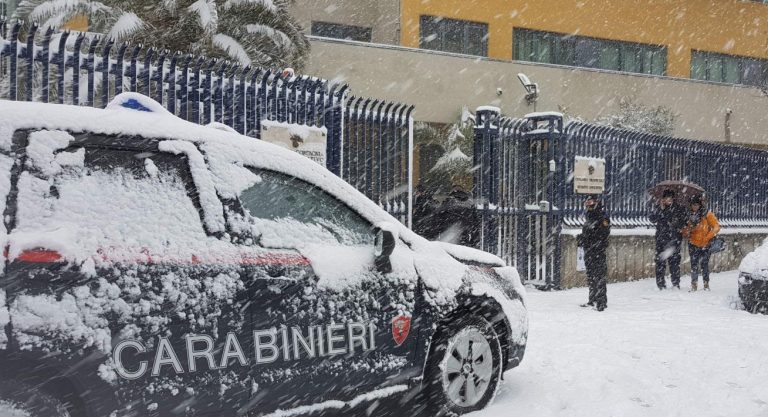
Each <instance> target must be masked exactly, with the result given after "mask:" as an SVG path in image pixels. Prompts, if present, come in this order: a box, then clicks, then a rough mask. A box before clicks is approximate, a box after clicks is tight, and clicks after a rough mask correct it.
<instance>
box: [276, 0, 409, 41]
mask: <svg viewBox="0 0 768 417" xmlns="http://www.w3.org/2000/svg"><path fill="white" fill-rule="evenodd" d="M289 12H290V13H291V15H293V16H294V17H295V18H296V19H298V20H299V22H300V23H301V26H302V27H303V28H304V30H305V31H306V33H307V34H309V33H310V28H311V27H312V22H313V21H316V22H329V23H339V24H345V25H353V26H362V27H369V28H371V29H372V31H371V41H372V42H374V43H382V44H390V45H398V44H399V43H400V0H296V2H295V3H293V4H292V5H291V6H290V9H289Z"/></svg>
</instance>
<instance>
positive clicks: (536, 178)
mask: <svg viewBox="0 0 768 417" xmlns="http://www.w3.org/2000/svg"><path fill="white" fill-rule="evenodd" d="M476 123H477V124H476V129H475V161H474V166H475V187H474V198H475V201H476V203H477V207H476V208H477V210H478V211H479V212H480V217H481V224H482V229H481V230H482V233H481V239H480V241H481V243H480V245H481V248H482V249H483V250H485V251H488V252H491V253H495V254H497V255H499V256H501V257H502V258H503V259H504V260H505V261H506V262H507V263H508V264H510V265H514V266H516V267H517V269H518V271H519V272H520V274H521V276H523V277H524V278H527V280H528V281H530V282H533V283H534V284H536V285H537V286H540V287H543V288H557V287H558V286H559V285H560V250H561V249H560V239H559V237H560V231H561V228H562V222H561V218H562V216H561V214H560V209H559V207H561V204H560V201H559V196H560V195H561V193H559V191H560V190H559V187H560V184H561V183H562V180H563V173H562V172H559V171H557V170H556V167H557V166H558V162H559V158H560V156H559V155H558V154H559V153H558V152H557V151H558V149H559V148H560V147H561V146H562V145H561V141H560V134H561V132H562V129H563V124H562V123H563V122H562V118H561V117H560V116H559V115H555V114H546V113H541V114H532V115H529V116H528V117H526V119H510V118H507V117H503V116H501V115H500V114H499V110H498V109H496V108H493V107H481V108H479V109H478V110H477V114H476Z"/></svg>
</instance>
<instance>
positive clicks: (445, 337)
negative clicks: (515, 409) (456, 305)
mask: <svg viewBox="0 0 768 417" xmlns="http://www.w3.org/2000/svg"><path fill="white" fill-rule="evenodd" d="M501 357H502V355H501V344H500V343H499V336H498V335H497V333H496V332H495V331H494V330H493V327H492V326H491V324H490V323H488V321H486V320H485V319H483V318H480V317H475V316H464V317H460V318H458V319H456V320H454V321H453V322H451V323H449V324H448V325H446V326H445V327H444V328H443V329H441V330H440V333H439V334H438V335H437V338H436V340H435V345H434V349H433V350H432V354H431V355H430V359H429V363H428V369H427V375H426V379H425V382H426V385H427V386H426V389H425V392H424V394H426V396H427V398H426V400H427V402H428V406H429V408H431V409H432V412H433V414H435V415H443V416H459V415H462V414H466V413H469V412H472V411H476V410H480V409H482V408H484V407H485V406H486V405H488V403H490V402H491V400H492V399H493V397H494V395H495V393H496V389H497V388H498V386H499V381H500V380H501V372H502V371H501V370H502V366H501Z"/></svg>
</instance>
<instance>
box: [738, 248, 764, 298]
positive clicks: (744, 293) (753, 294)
mask: <svg viewBox="0 0 768 417" xmlns="http://www.w3.org/2000/svg"><path fill="white" fill-rule="evenodd" d="M739 298H740V299H741V303H742V304H743V305H744V309H745V310H747V311H749V312H752V313H758V312H762V313H768V240H766V241H765V242H763V245H762V246H760V247H758V248H757V249H755V250H754V251H753V252H751V253H749V254H748V255H747V256H745V257H744V259H743V260H742V261H741V265H740V266H739Z"/></svg>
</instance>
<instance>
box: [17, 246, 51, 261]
mask: <svg viewBox="0 0 768 417" xmlns="http://www.w3.org/2000/svg"><path fill="white" fill-rule="evenodd" d="M61 259H62V257H61V254H60V253H59V252H56V251H55V250H48V249H29V250H25V251H24V252H21V253H20V254H19V256H17V257H16V260H17V261H22V262H30V263H54V262H59V261H61Z"/></svg>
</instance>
